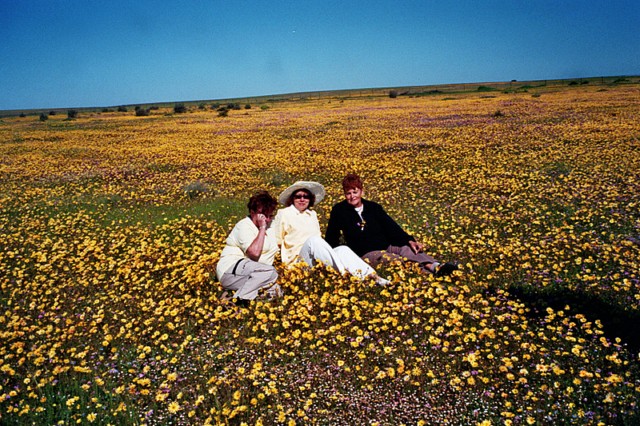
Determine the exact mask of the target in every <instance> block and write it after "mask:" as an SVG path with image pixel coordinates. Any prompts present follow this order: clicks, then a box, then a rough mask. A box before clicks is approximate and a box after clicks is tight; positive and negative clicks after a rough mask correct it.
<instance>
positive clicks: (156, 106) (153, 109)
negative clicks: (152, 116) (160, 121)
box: [149, 105, 160, 111]
mask: <svg viewBox="0 0 640 426" xmlns="http://www.w3.org/2000/svg"><path fill="white" fill-rule="evenodd" d="M158 109H160V107H159V106H158V105H152V106H150V107H149V110H151V111H155V110H158Z"/></svg>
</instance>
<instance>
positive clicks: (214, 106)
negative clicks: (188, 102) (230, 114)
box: [211, 103, 220, 110]
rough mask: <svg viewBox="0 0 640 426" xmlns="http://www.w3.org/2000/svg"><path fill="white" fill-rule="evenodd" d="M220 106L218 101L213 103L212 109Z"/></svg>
mask: <svg viewBox="0 0 640 426" xmlns="http://www.w3.org/2000/svg"><path fill="white" fill-rule="evenodd" d="M218 108H220V104H218V103H215V104H211V109H214V110H215V109H218Z"/></svg>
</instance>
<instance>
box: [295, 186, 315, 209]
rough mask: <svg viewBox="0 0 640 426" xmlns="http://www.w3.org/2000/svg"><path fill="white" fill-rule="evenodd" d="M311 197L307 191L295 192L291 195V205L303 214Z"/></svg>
mask: <svg viewBox="0 0 640 426" xmlns="http://www.w3.org/2000/svg"><path fill="white" fill-rule="evenodd" d="M310 200H311V195H309V193H308V192H307V191H296V192H294V193H293V205H294V207H295V208H296V209H298V211H300V212H303V211H305V210H306V209H308V208H309V202H310Z"/></svg>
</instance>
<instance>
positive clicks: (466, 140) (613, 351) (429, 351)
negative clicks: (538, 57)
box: [0, 83, 640, 425]
mask: <svg viewBox="0 0 640 426" xmlns="http://www.w3.org/2000/svg"><path fill="white" fill-rule="evenodd" d="M638 117H640V85H638V84H637V83H636V84H627V85H619V86H615V85H611V86H590V85H586V86H585V85H581V86H579V87H567V86H565V87H556V88H551V87H550V88H545V89H540V90H539V91H538V92H537V93H536V94H534V96H532V92H527V91H521V92H518V93H502V92H497V91H496V92H490V93H489V94H487V93H483V92H477V93H476V92H469V93H458V94H447V95H445V94H431V95H428V96H412V97H409V96H400V97H398V98H395V99H391V98H389V97H373V96H372V97H365V96H361V97H354V98H348V97H347V98H342V99H339V98H330V97H326V98H318V99H306V100H304V99H303V100H297V101H282V102H272V103H271V104H268V105H264V107H263V108H260V107H259V105H253V106H252V108H249V109H243V110H232V111H230V112H229V114H228V116H227V117H221V116H219V115H218V114H217V112H216V111H215V110H213V109H199V110H196V109H194V110H192V111H190V112H188V113H185V114H174V113H173V111H172V110H170V109H159V110H153V111H152V112H151V114H150V115H149V116H146V117H136V116H135V115H134V114H133V113H132V112H128V113H124V112H106V113H97V112H96V113H88V112H83V113H81V114H79V116H78V118H76V119H73V120H69V119H67V117H65V116H61V115H56V116H51V117H49V119H48V120H46V121H39V120H38V118H37V117H21V118H19V117H12V118H3V119H2V120H0V423H1V424H6V425H23V424H37V425H48V424H52V425H53V424H64V425H67V424H101V425H106V424H112V425H121V424H145V425H165V424H174V425H180V424H198V425H199V424H233V425H239V424H247V425H254V424H263V425H273V424H282V425H308V424H323V425H324V424H327V425H328V424H331V425H342V424H344V425H374V424H379V425H391V424H393V425H400V424H406V425H435V424H438V425H439V424H451V425H533V424H538V425H547V424H554V425H565V424H567V425H569V424H576V425H585V424H594V425H596V424H606V425H610V424H611V425H617V424H619V425H632V424H638V423H639V422H640V415H639V414H638V412H639V411H640V407H639V406H638V404H639V402H640V368H639V367H640V357H639V355H640V344H639V341H638V339H637V337H635V340H634V336H635V334H637V333H636V330H637V327H638V326H640V320H639V319H640V203H639V201H640V195H639V194H640V120H638ZM350 171H354V172H357V173H359V174H360V175H361V176H362V177H363V178H364V181H365V192H366V194H365V197H366V198H369V199H372V200H374V201H378V202H380V203H381V204H382V205H383V206H384V207H385V208H386V209H387V211H388V212H389V213H390V214H391V216H392V217H394V218H395V219H396V220H397V221H398V223H400V224H401V225H402V226H403V227H404V228H405V229H406V230H407V231H408V232H410V233H412V234H413V235H414V236H416V238H417V239H419V240H421V241H423V242H424V243H425V244H426V246H427V247H429V253H431V254H433V255H434V256H435V257H436V258H438V259H442V260H444V261H448V260H456V261H458V262H460V264H461V269H460V271H458V272H456V275H455V276H453V277H448V278H439V279H436V278H434V277H432V276H424V275H421V274H420V273H419V272H418V271H417V269H413V268H412V267H410V266H407V265H403V264H393V265H388V266H385V267H383V268H381V269H379V273H380V274H381V275H383V276H385V277H387V278H389V279H390V280H391V281H392V283H391V285H389V286H386V287H380V286H376V285H375V284H374V283H373V282H358V281H357V280H355V279H352V278H350V277H348V276H340V275H338V274H337V273H336V272H335V271H332V270H329V269H324V268H315V269H312V270H303V269H290V270H284V269H282V268H281V267H280V266H279V265H278V267H279V272H280V278H279V282H280V284H281V285H282V287H283V289H284V291H285V296H284V297H283V298H282V299H279V300H276V301H257V302H254V303H252V304H251V305H250V306H249V308H247V309H235V308H232V307H230V306H229V305H226V304H224V303H223V302H222V301H221V300H220V299H219V296H220V293H221V289H220V287H219V283H218V282H217V281H216V280H215V273H214V271H215V265H216V262H217V259H218V256H219V254H220V251H221V250H222V247H223V244H224V239H225V238H226V235H227V233H228V232H229V230H230V229H231V227H232V226H233V225H234V224H235V222H237V221H238V220H239V218H241V217H242V216H243V215H244V214H246V207H245V205H246V201H247V199H248V197H249V196H250V195H251V194H252V193H253V192H254V191H256V190H258V189H268V190H269V191H271V192H272V194H274V195H277V194H278V193H279V192H280V191H282V190H283V189H284V188H285V187H287V186H288V185H289V184H291V183H292V182H293V181H295V180H300V179H304V180H317V181H319V182H321V183H323V184H324V185H325V187H326V189H327V192H328V193H327V197H326V198H325V200H323V202H322V203H320V204H319V205H318V206H317V207H316V210H317V211H318V215H319V218H320V221H321V226H322V227H323V229H324V226H326V223H327V219H328V214H329V212H330V209H331V206H332V205H333V204H334V203H335V202H338V201H340V200H341V199H342V194H341V186H340V182H341V179H342V177H343V176H344V175H345V174H346V173H347V172H350ZM629 330H631V331H629Z"/></svg>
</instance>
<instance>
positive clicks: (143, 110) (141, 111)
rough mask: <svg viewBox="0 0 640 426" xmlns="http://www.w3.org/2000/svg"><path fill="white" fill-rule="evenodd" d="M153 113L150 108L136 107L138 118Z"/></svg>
mask: <svg viewBox="0 0 640 426" xmlns="http://www.w3.org/2000/svg"><path fill="white" fill-rule="evenodd" d="M150 113H151V109H150V108H140V107H136V117H146V116H148V115H149V114H150Z"/></svg>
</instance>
